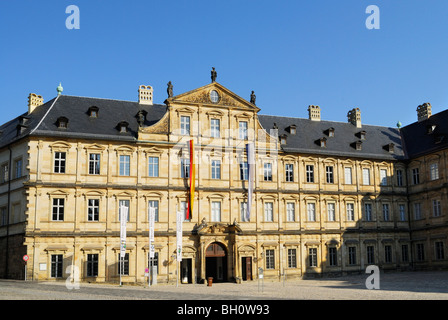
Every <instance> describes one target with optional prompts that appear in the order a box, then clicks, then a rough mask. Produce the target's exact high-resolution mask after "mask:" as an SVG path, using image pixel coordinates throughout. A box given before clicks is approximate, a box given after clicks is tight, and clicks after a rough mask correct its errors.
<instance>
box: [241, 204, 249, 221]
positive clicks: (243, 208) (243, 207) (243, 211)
mask: <svg viewBox="0 0 448 320" xmlns="http://www.w3.org/2000/svg"><path fill="white" fill-rule="evenodd" d="M240 213H241V221H244V222H248V220H247V202H241V203H240Z"/></svg>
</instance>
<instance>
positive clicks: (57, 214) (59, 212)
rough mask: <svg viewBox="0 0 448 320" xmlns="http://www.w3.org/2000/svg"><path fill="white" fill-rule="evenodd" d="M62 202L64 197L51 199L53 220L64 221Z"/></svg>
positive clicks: (63, 202)
mask: <svg viewBox="0 0 448 320" xmlns="http://www.w3.org/2000/svg"><path fill="white" fill-rule="evenodd" d="M64 204H65V199H59V198H55V199H53V208H52V209H53V214H52V220H53V221H64Z"/></svg>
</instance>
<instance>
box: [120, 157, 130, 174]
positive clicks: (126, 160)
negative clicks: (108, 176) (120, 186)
mask: <svg viewBox="0 0 448 320" xmlns="http://www.w3.org/2000/svg"><path fill="white" fill-rule="evenodd" d="M130 163H131V157H130V156H128V155H121V156H120V176H129V174H130Z"/></svg>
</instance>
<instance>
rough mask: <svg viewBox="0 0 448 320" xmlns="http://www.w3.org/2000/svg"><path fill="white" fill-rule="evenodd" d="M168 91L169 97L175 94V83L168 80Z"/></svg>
mask: <svg viewBox="0 0 448 320" xmlns="http://www.w3.org/2000/svg"><path fill="white" fill-rule="evenodd" d="M166 92H167V93H168V98H171V97H172V96H173V85H172V83H171V81H169V82H168V88H167V89H166Z"/></svg>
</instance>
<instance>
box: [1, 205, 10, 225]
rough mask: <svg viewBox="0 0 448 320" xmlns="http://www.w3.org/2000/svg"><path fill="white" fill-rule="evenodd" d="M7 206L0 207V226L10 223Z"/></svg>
mask: <svg viewBox="0 0 448 320" xmlns="http://www.w3.org/2000/svg"><path fill="white" fill-rule="evenodd" d="M6 210H7V209H6V207H1V208H0V226H6V225H7V224H8V211H6Z"/></svg>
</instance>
